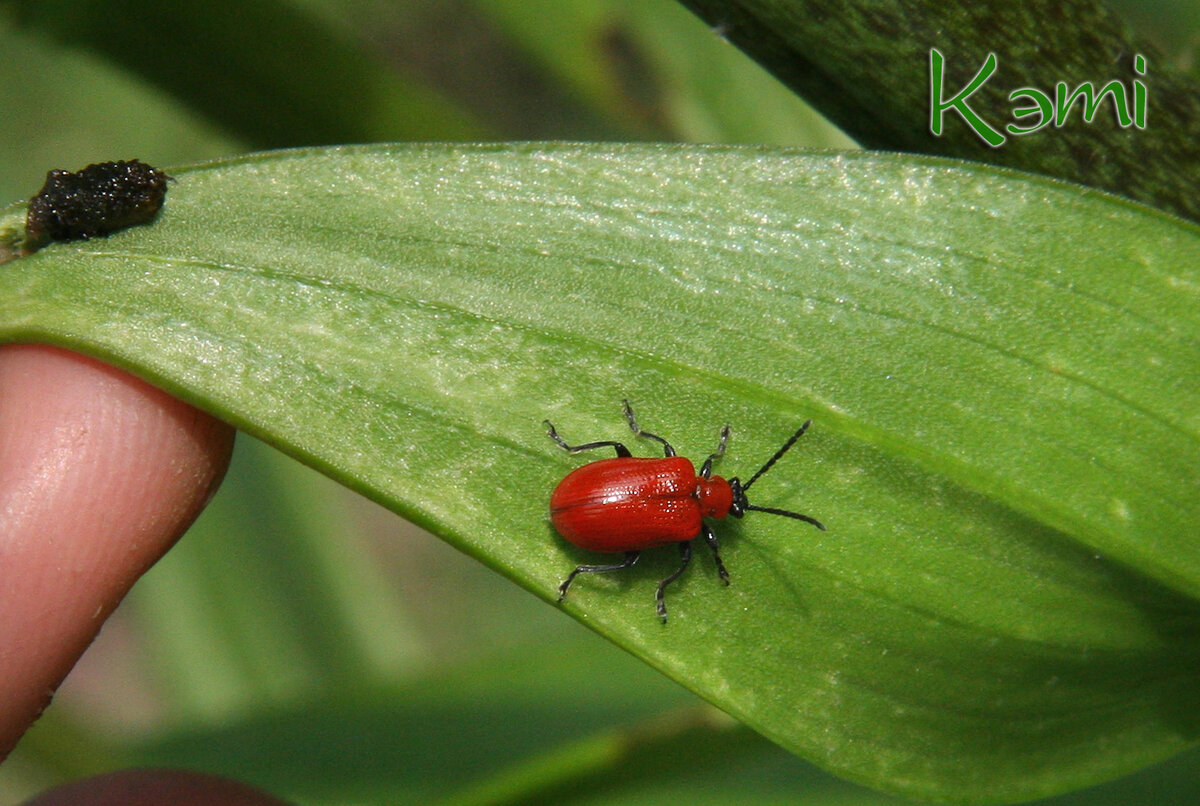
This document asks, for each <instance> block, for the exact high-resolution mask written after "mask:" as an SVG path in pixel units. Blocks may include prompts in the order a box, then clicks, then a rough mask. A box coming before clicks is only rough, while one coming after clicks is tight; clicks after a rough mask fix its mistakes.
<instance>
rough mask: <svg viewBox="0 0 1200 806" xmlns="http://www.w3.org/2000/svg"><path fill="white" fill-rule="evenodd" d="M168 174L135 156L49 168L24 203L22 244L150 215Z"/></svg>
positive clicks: (101, 230)
mask: <svg viewBox="0 0 1200 806" xmlns="http://www.w3.org/2000/svg"><path fill="white" fill-rule="evenodd" d="M170 179H171V177H169V176H167V174H166V173H164V172H163V171H160V170H159V169H158V168H153V167H151V166H149V165H147V164H146V163H144V162H141V161H139V160H129V161H125V160H121V161H119V162H101V163H97V164H95V165H89V166H87V167H86V168H84V169H83V170H82V171H78V172H75V173H72V172H71V171H50V172H49V173H48V174H46V184H45V185H43V186H42V189H41V191H40V192H39V193H38V194H37V195H36V196H34V197H33V198H32V199H30V201H29V212H28V214H27V215H26V216H25V248H26V250H27V251H32V249H36V248H37V247H38V246H41V245H42V244H44V243H45V242H47V241H77V240H82V239H86V238H94V237H96V236H99V235H107V234H109V233H110V232H115V231H117V230H120V229H124V228H125V227H132V226H134V225H136V224H145V223H146V222H148V221H150V220H151V219H152V218H154V215H155V213H157V212H158V209H159V208H160V207H162V203H163V199H164V198H165V197H166V195H167V181H168V180H170Z"/></svg>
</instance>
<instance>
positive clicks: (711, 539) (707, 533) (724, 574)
mask: <svg viewBox="0 0 1200 806" xmlns="http://www.w3.org/2000/svg"><path fill="white" fill-rule="evenodd" d="M701 528H702V529H703V531H702V532H701V534H703V535H704V542H705V543H707V544H708V547H709V548H710V549H712V553H713V559H714V560H716V561H717V574H719V575H720V577H721V579H722V580H723V581H724V582H725V584H726V585H728V584H729V572H728V571H726V570H725V563H723V562H721V553H720V551H718V549H720V546H718V545H717V535H716V533H715V532H713V530H712V527H711V526H709V525H708V524H707V523H706V524H704V525H703V526H702V527H701Z"/></svg>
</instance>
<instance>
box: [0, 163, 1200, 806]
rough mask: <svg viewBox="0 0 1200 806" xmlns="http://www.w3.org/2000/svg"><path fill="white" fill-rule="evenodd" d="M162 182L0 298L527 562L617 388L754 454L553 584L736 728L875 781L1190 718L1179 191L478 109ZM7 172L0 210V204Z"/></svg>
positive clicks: (1197, 470)
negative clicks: (519, 129) (630, 554)
mask: <svg viewBox="0 0 1200 806" xmlns="http://www.w3.org/2000/svg"><path fill="white" fill-rule="evenodd" d="M171 172H172V174H173V175H174V176H176V177H177V179H178V181H177V182H176V183H175V184H174V185H173V186H172V188H171V190H170V193H169V195H168V198H167V203H166V205H165V207H164V208H163V212H162V214H161V215H160V217H159V219H158V220H157V221H156V222H155V223H154V224H153V225H151V226H146V227H140V228H134V229H131V230H127V231H125V232H122V233H118V234H116V235H114V236H111V237H109V238H107V239H100V240H93V241H87V242H80V243H72V244H55V245H52V246H50V247H47V248H46V249H43V250H42V251H40V252H38V253H36V254H34V255H32V256H29V257H26V258H22V259H19V260H14V261H12V262H10V263H8V264H6V265H5V266H4V267H3V269H2V270H0V272H2V273H0V338H3V339H4V340H9V341H15V340H34V339H36V340H45V341H49V342H52V343H57V344H63V345H66V346H71V347H75V348H78V349H81V350H84V351H86V352H89V353H92V354H95V355H99V356H101V357H104V358H106V359H108V360H110V361H112V362H114V363H116V364H118V365H120V366H124V367H128V368H130V369H132V370H133V371H135V372H137V373H139V374H141V375H143V376H145V377H147V378H150V379H151V380H153V381H154V382H156V383H158V384H160V385H162V386H163V387H164V388H166V389H168V390H170V391H172V392H173V393H175V394H178V395H180V396H181V397H184V398H185V399H188V400H191V401H193V402H195V403H197V404H199V405H201V406H203V407H205V408H207V409H209V410H211V411H213V412H215V413H217V414H218V415H220V416H222V417H225V418H227V419H229V420H230V421H231V422H234V423H236V424H237V425H238V426H240V427H242V428H244V429H246V430H247V431H250V432H251V433H253V434H255V435H257V436H260V437H262V438H263V439H265V440H267V441H268V442H270V443H272V444H274V445H276V446H278V447H280V448H282V449H284V450H285V451H287V452H288V453H291V454H292V455H294V456H297V457H299V458H301V459H303V460H304V461H306V462H308V463H309V464H311V465H313V466H314V467H317V468H318V469H320V470H322V471H324V472H325V473H327V474H329V475H331V476H332V477H334V478H336V479H339V480H341V481H343V482H344V483H346V484H348V485H349V486H351V487H353V488H355V489H357V490H360V491H362V492H363V493H365V494H366V495H368V496H370V497H372V498H374V499H376V500H378V501H380V502H382V503H384V504H386V505H387V506H389V507H391V508H392V509H394V510H395V511H397V512H399V513H401V514H403V515H405V516H406V517H409V518H411V519H413V520H415V521H417V522H418V523H420V524H422V525H425V526H427V527H428V528H430V529H432V530H433V531H435V532H436V533H438V534H439V535H441V536H443V537H444V538H445V539H447V540H448V541H449V542H451V543H452V544H454V545H455V546H457V547H459V548H460V549H462V550H463V551H465V552H467V553H469V554H472V555H473V556H476V557H478V558H479V559H481V560H482V561H483V562H485V563H487V564H488V565H490V566H492V567H494V568H497V569H498V570H500V571H501V572H503V573H504V574H506V575H508V576H509V577H511V578H512V579H514V580H516V581H517V582H518V583H519V584H521V585H523V586H525V587H526V588H528V589H529V590H531V591H533V592H534V593H536V594H537V595H539V596H541V597H542V598H544V599H546V600H548V601H552V600H553V599H554V598H555V593H556V587H557V585H558V583H559V582H560V581H561V580H562V578H563V577H564V576H565V574H566V573H567V572H568V571H569V570H570V569H571V568H573V567H574V566H575V565H577V564H579V563H584V562H591V561H594V560H595V559H597V557H598V555H593V554H588V553H587V552H583V551H581V550H578V549H575V548H573V547H571V546H569V545H567V544H565V543H564V542H563V541H562V540H561V539H560V538H559V537H557V536H556V535H555V534H554V532H553V530H552V528H551V527H550V525H549V523H548V521H547V518H546V501H547V498H548V496H549V493H550V491H551V490H552V489H553V487H554V485H555V484H556V483H557V481H558V480H559V479H560V478H561V477H562V476H563V475H564V474H565V473H566V472H568V471H569V470H570V469H572V468H574V467H577V466H579V465H580V464H581V463H582V462H583V461H585V459H586V458H587V457H572V456H568V455H566V454H565V453H564V452H562V451H561V450H560V449H558V448H557V447H555V446H554V444H553V443H552V442H551V441H550V440H549V439H547V438H546V436H545V433H544V427H543V426H542V424H541V422H542V420H543V419H545V418H549V419H551V420H552V421H553V422H554V424H555V425H556V426H557V427H558V429H559V431H560V433H562V434H563V435H564V436H565V437H566V438H567V439H568V440H570V441H573V442H580V441H586V440H594V439H601V440H602V439H622V440H625V441H627V442H628V443H630V444H631V445H632V446H635V447H636V448H637V449H639V451H641V450H644V452H645V454H647V455H651V454H653V453H654V447H655V446H654V445H653V444H649V445H642V444H640V441H639V440H636V439H635V438H633V437H632V435H631V434H629V432H628V428H627V427H626V426H625V424H624V422H623V420H622V418H621V414H620V400H621V399H622V398H625V397H627V398H629V399H630V400H631V401H632V402H633V404H634V405H635V407H636V408H637V411H638V414H639V417H640V419H641V421H642V424H643V425H644V426H645V427H646V428H648V429H650V430H653V431H654V432H656V433H660V434H662V435H664V436H666V437H667V438H669V439H671V440H672V442H673V443H674V444H675V446H676V447H677V448H678V449H680V452H681V453H682V454H683V455H686V456H691V457H702V456H704V455H706V454H707V453H709V452H710V451H711V450H712V449H713V448H714V447H715V445H716V437H717V432H718V430H719V428H720V427H721V425H722V424H724V423H725V422H730V423H732V425H733V427H734V438H733V440H732V442H731V444H730V450H729V453H728V455H727V456H726V457H725V458H724V459H722V460H721V462H720V465H719V468H718V470H719V472H721V473H723V474H726V475H734V474H737V473H749V472H752V471H753V470H754V469H755V468H757V467H758V466H759V465H760V464H761V463H762V462H763V461H764V460H765V459H766V458H767V457H768V456H770V454H771V453H772V452H773V451H774V450H775V449H776V448H777V447H778V445H779V444H780V443H781V442H782V441H783V440H784V439H785V438H786V437H787V436H788V435H789V434H790V433H791V432H792V431H793V430H794V429H795V427H796V426H797V425H798V424H799V423H800V422H801V421H803V420H804V419H806V418H809V417H811V418H813V419H814V421H815V424H814V426H813V428H812V429H811V431H810V432H809V434H808V435H806V436H805V437H804V439H803V440H802V442H801V443H800V444H799V445H798V446H797V448H796V449H795V450H793V451H792V452H791V453H790V454H789V455H788V456H787V457H786V458H785V459H784V460H783V461H782V462H780V464H779V465H778V466H776V468H775V469H774V470H773V471H772V472H771V474H770V475H768V476H766V477H764V478H763V480H762V481H760V482H759V483H758V484H757V485H756V486H755V489H754V493H755V496H754V500H755V502H756V503H757V504H759V505H763V506H773V507H781V508H785V509H791V510H797V511H802V512H806V513H809V514H811V515H813V516H816V517H819V518H820V519H821V520H822V521H824V522H825V523H826V525H827V526H828V527H829V531H828V532H817V531H815V530H813V529H811V528H809V527H808V526H807V525H805V524H801V523H797V522H795V521H791V520H788V519H784V518H772V517H770V516H768V515H764V514H762V513H749V514H748V515H747V517H746V518H745V520H744V521H741V522H737V523H731V524H721V528H720V530H719V532H720V534H721V535H722V538H723V540H724V544H723V545H724V551H723V555H724V558H725V560H726V564H727V565H728V566H729V569H730V572H731V574H732V576H733V584H732V585H731V586H730V587H728V588H726V587H724V586H722V585H720V584H719V582H718V579H717V577H716V574H715V571H714V570H713V568H712V566H711V562H710V561H709V560H708V558H707V557H705V556H703V555H704V552H705V550H704V549H703V547H701V550H700V556H699V557H698V558H697V561H696V562H695V565H694V568H693V569H692V570H691V571H690V572H689V574H688V575H687V576H686V577H684V578H683V579H682V580H681V581H680V583H678V584H677V585H676V586H673V587H672V588H671V590H670V591H669V593H668V604H669V606H670V608H671V620H670V622H669V623H668V624H666V625H663V624H660V623H659V622H658V620H657V619H656V618H655V616H654V609H653V592H654V587H655V584H656V582H657V580H659V579H661V578H662V577H664V576H666V575H667V573H669V572H670V571H671V570H672V569H673V567H674V565H675V564H676V562H677V557H676V556H675V552H673V551H670V550H664V551H662V552H650V553H648V554H647V556H646V557H645V558H644V559H643V561H642V563H640V564H639V565H638V566H637V567H636V568H635V569H634V570H632V571H630V572H627V573H625V574H618V575H604V576H602V577H584V578H581V579H580V580H578V582H577V583H576V585H575V587H573V588H572V590H571V595H570V596H569V597H568V599H567V600H566V602H565V603H564V604H563V607H564V608H566V609H567V610H568V611H569V612H571V613H573V614H576V615H577V617H579V618H580V619H581V620H582V621H584V623H586V624H588V625H589V626H591V627H592V628H593V629H595V630H596V631H598V632H600V633H601V634H603V635H606V636H608V637H609V638H611V639H612V640H614V641H616V642H617V643H619V644H620V645H622V646H624V647H626V648H628V649H629V650H630V651H632V652H634V653H635V654H637V655H639V656H641V657H643V658H645V659H646V660H647V661H648V662H649V663H651V664H652V665H654V666H655V667H657V668H659V669H661V670H662V671H664V672H665V673H666V674H668V675H669V676H671V677H673V678H675V679H677V680H679V681H681V682H683V683H684V684H685V685H687V686H688V687H689V688H692V689H693V690H695V691H697V692H698V693H700V694H701V695H702V696H704V697H706V698H708V699H709V700H711V701H712V702H714V703H716V704H717V705H719V706H720V707H721V708H723V709H725V710H726V711H728V712H729V713H731V714H733V715H734V716H736V717H738V718H739V719H741V720H743V721H745V722H746V723H747V724H749V725H750V726H752V727H753V728H755V729H756V730H758V731H760V732H761V733H763V734H764V735H766V736H768V737H769V738H772V739H774V740H775V741H777V742H779V743H780V744H782V745H784V746H785V747H787V748H789V749H791V750H793V751H794V752H796V753H798V754H800V755H802V756H804V757H806V758H809V759H811V760H813V761H815V762H817V763H818V764H820V765H822V766H824V767H826V768H828V769H830V770H833V771H836V772H838V773H840V774H842V775H845V776H847V777H850V778H853V779H855V780H858V781H861V782H864V783H868V784H870V785H872V786H876V787H879V788H883V789H888V790H891V791H895V792H900V793H904V794H907V795H915V796H923V797H933V798H940V799H952V800H960V801H974V802H1000V801H1011V800H1017V799H1021V798H1032V797H1037V796H1042V795H1047V794H1050V793H1053V792H1059V791H1064V790H1067V789H1070V788H1073V787H1079V786H1083V785H1086V784H1090V783H1094V782H1097V781H1099V780H1103V779H1105V778H1110V777H1113V776H1116V775H1118V774H1120V773H1122V772H1125V771H1128V770H1130V769H1133V768H1135V767H1137V766H1139V765H1143V764H1146V763H1148V762H1150V761H1153V760H1156V759H1159V758H1162V757H1164V756H1166V755H1168V754H1170V753H1172V752H1174V751H1176V750H1178V749H1181V748H1183V747H1185V746H1187V745H1188V744H1189V743H1191V742H1193V741H1194V740H1195V738H1196V733H1197V728H1198V727H1200V722H1198V717H1200V708H1198V706H1200V703H1198V702H1197V695H1196V692H1197V691H1200V685H1198V684H1200V681H1198V680H1197V677H1198V676H1200V672H1198V671H1197V670H1198V669H1200V664H1198V663H1197V660H1200V658H1198V657H1197V655H1198V654H1200V653H1198V652H1197V649H1196V638H1197V633H1198V627H1200V606H1198V605H1197V601H1196V599H1197V596H1198V595H1200V552H1198V551H1197V550H1196V544H1195V541H1194V539H1193V527H1192V525H1193V524H1194V523H1195V522H1196V519H1197V516H1198V515H1200V512H1198V510H1200V501H1198V500H1197V496H1196V495H1195V493H1196V489H1197V484H1198V482H1200V462H1198V461H1197V460H1198V459H1200V451H1198V450H1197V448H1198V445H1197V430H1198V426H1200V416H1198V415H1197V413H1196V409H1195V406H1194V403H1195V400H1196V399H1197V396H1198V393H1200V383H1198V376H1197V371H1196V367H1198V366H1200V338H1198V337H1200V305H1197V293H1198V289H1200V276H1198V272H1197V269H1196V267H1197V266H1198V265H1200V237H1198V233H1197V230H1196V228H1195V227H1193V226H1191V225H1188V224H1185V223H1182V222H1180V221H1177V220H1174V219H1171V218H1169V217H1166V216H1163V215H1161V214H1158V213H1155V212H1153V211H1149V210H1147V209H1144V208H1141V207H1139V206H1136V205H1133V204H1130V203H1128V202H1123V201H1120V200H1117V199H1113V198H1111V197H1108V196H1105V195H1103V194H1100V193H1097V192H1094V191H1088V190H1085V189H1081V188H1078V187H1074V186H1069V185H1063V184H1059V183H1055V182H1051V181H1046V180H1041V179H1036V178H1031V177H1025V176H1021V175H1017V174H1013V173H1009V172H1005V171H1000V170H995V169H990V168H981V167H969V166H964V165H962V164H959V163H951V162H945V161H940V160H936V159H929V158H911V157H900V156H892V155H874V154H848V155H841V156H838V155H829V154H815V155H814V154H808V153H804V152H797V151H787V150H779V149H767V148H758V149H752V148H734V147H713V148H703V147H676V146H578V145H537V144H535V145H496V146H476V147H455V146H436V147H435V146H426V147H420V146H407V147H404V146H397V147H384V146H377V147H367V148H340V149H329V150H312V151H296V152H285V153H276V154H266V155H259V156H251V157H246V158H242V159H237V160H229V161H223V162H216V163H211V164H208V165H202V166H197V167H194V168H185V169H172V171H171ZM22 216H23V207H22V206H20V205H15V206H13V207H10V208H9V209H8V210H7V211H6V212H5V213H3V214H2V215H0V233H3V232H5V231H7V232H9V233H10V235H9V238H10V239H11V238H12V237H13V236H12V233H13V232H14V231H15V230H16V228H17V227H18V226H19V223H20V221H21V217H22Z"/></svg>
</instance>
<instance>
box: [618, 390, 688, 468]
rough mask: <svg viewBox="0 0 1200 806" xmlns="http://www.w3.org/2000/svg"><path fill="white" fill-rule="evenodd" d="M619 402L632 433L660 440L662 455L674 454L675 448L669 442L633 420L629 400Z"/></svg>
mask: <svg viewBox="0 0 1200 806" xmlns="http://www.w3.org/2000/svg"><path fill="white" fill-rule="evenodd" d="M621 402H622V404H623V405H624V407H625V419H626V420H628V421H629V427H630V428H631V429H633V433H635V434H637V435H638V436H639V437H645V438H646V439H652V440H654V441H655V442H661V443H662V446H663V456H667V457H670V456H674V455H675V449H674V448H672V447H671V443H670V442H667V441H666V440H665V439H663V438H662V437H660V436H659V435H658V434H651V433H650V432H649V431H643V430H642V428H641V426H639V425H638V424H637V420H635V419H634V417H633V408H632V407H631V406H630V405H629V401H628V400H623V401H621Z"/></svg>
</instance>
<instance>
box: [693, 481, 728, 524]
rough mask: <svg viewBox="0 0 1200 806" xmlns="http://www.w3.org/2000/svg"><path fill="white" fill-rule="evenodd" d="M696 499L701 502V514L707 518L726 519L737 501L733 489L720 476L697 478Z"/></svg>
mask: <svg viewBox="0 0 1200 806" xmlns="http://www.w3.org/2000/svg"><path fill="white" fill-rule="evenodd" d="M696 498H697V499H698V500H699V501H700V514H701V516H702V517H705V518H724V517H725V516H726V515H729V514H730V512H731V508H732V507H733V505H734V503H735V501H736V499H735V496H734V492H733V488H732V487H731V486H730V484H729V482H727V481H726V480H725V479H723V478H721V477H720V476H712V477H711V478H705V477H704V476H697V477H696Z"/></svg>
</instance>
